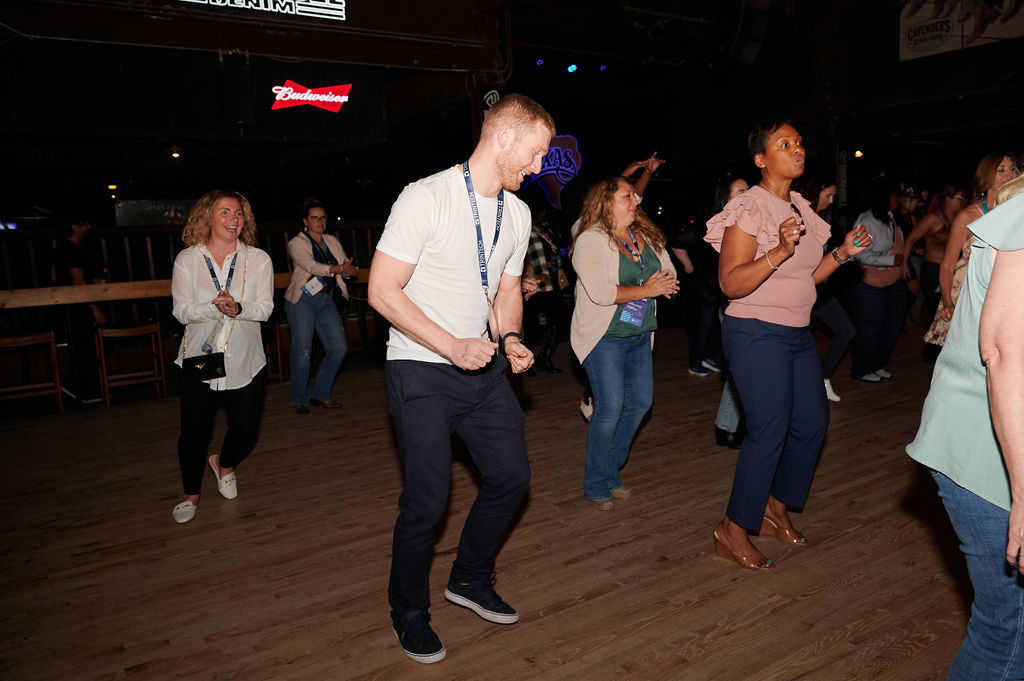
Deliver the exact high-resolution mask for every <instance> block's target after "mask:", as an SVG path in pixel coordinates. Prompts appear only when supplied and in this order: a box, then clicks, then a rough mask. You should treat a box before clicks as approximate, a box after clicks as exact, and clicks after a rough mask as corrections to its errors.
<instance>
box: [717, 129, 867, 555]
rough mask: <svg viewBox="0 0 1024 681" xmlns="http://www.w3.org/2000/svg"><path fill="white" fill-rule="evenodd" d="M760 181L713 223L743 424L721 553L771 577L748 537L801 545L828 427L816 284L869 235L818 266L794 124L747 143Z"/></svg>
mask: <svg viewBox="0 0 1024 681" xmlns="http://www.w3.org/2000/svg"><path fill="white" fill-rule="evenodd" d="M748 144H749V147H750V154H751V156H752V157H753V160H754V165H756V166H757V167H758V168H759V169H760V171H761V182H759V183H758V184H757V186H755V187H751V188H750V189H749V190H748V191H747V192H746V193H744V194H743V195H742V196H739V197H738V198H736V199H733V200H732V201H730V202H729V203H728V204H726V206H725V208H724V209H723V210H722V212H720V213H719V214H718V215H716V216H714V217H713V218H711V219H710V220H708V233H707V236H706V237H705V239H706V240H707V241H708V242H709V243H710V244H711V245H712V246H714V247H715V248H716V249H717V250H718V251H720V253H721V258H720V260H719V266H718V281H719V284H721V286H722V291H723V292H724V293H725V295H726V296H727V297H728V298H729V299H730V302H729V306H728V307H727V308H726V310H725V318H724V320H723V322H722V346H723V348H724V349H725V356H726V359H728V361H729V365H730V367H731V368H732V374H733V379H734V380H735V381H736V387H737V389H738V391H739V394H740V401H741V402H742V403H743V408H744V412H745V414H746V417H747V436H746V438H745V439H744V440H743V445H742V446H741V447H740V451H739V458H738V459H737V462H736V474H735V477H734V479H733V487H732V495H731V497H730V498H729V505H728V506H727V508H726V512H725V517H724V518H723V519H722V522H720V523H719V524H718V527H717V528H716V530H715V533H714V539H715V550H716V551H717V552H718V554H719V555H720V556H722V557H723V558H728V559H730V560H734V561H736V562H737V563H739V564H740V565H741V566H743V567H747V568H754V569H757V568H762V569H763V568H770V567H772V565H773V562H772V560H771V559H769V558H766V557H765V556H764V554H762V553H761V552H760V551H759V550H758V549H757V548H755V547H754V545H753V544H752V543H751V542H750V536H749V532H757V531H760V532H761V533H764V534H770V535H772V536H774V537H776V538H777V539H779V540H781V541H783V542H786V543H789V544H793V545H797V546H805V545H806V543H807V539H806V537H804V535H802V534H801V533H800V532H797V531H796V530H795V529H793V523H792V522H791V521H790V519H789V513H788V509H789V507H794V508H801V507H803V505H804V502H805V500H806V499H807V492H808V490H809V488H810V484H811V476H812V474H813V473H814V466H815V463H816V462H817V460H818V453H819V451H820V449H821V443H822V441H823V440H824V437H825V430H826V428H827V427H828V403H827V401H826V399H825V389H824V381H823V379H822V377H821V360H820V359H819V358H818V350H817V348H816V347H815V344H814V339H813V338H812V337H811V332H810V327H809V324H810V317H811V307H812V306H813V305H814V300H815V297H816V296H815V290H814V286H815V284H817V283H819V282H821V281H824V280H825V278H826V277H828V276H829V275H830V274H832V273H833V272H835V270H836V268H838V267H839V265H841V264H843V263H845V262H846V261H847V260H849V259H850V258H852V257H853V256H854V255H856V254H857V253H860V252H861V251H862V250H864V248H866V247H867V245H868V243H869V242H870V237H869V236H868V235H867V234H866V232H864V231H863V230H860V231H858V230H857V229H853V230H850V232H849V234H847V235H846V238H845V240H844V241H843V243H842V245H840V246H839V247H837V248H834V249H832V250H831V251H830V252H827V253H825V255H824V256H822V250H823V248H824V245H825V243H826V242H827V241H828V238H829V236H830V233H831V230H830V228H829V226H828V223H826V222H825V221H824V220H822V219H821V218H820V217H818V215H817V213H815V212H814V210H813V209H812V208H811V205H810V204H809V203H808V202H807V200H806V199H804V198H803V197H802V196H800V195H799V194H797V193H796V192H791V191H790V185H791V184H792V182H793V181H794V180H795V179H797V178H798V177H800V176H801V175H802V174H803V172H804V157H805V154H804V148H803V139H802V138H801V137H800V134H799V133H798V132H797V131H796V130H795V129H794V128H793V126H792V125H790V124H789V123H788V122H784V121H779V122H774V123H771V124H769V125H759V126H757V127H756V128H754V130H753V131H752V132H751V133H750V136H749V138H748Z"/></svg>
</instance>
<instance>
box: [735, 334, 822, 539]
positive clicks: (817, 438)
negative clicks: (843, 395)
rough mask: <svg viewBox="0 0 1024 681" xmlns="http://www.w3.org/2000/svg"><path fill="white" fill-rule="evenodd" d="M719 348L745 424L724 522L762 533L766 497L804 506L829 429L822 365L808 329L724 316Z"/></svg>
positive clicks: (795, 505)
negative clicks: (720, 346)
mask: <svg viewBox="0 0 1024 681" xmlns="http://www.w3.org/2000/svg"><path fill="white" fill-rule="evenodd" d="M722 345H723V347H724V349H725V356H726V359H728V360H729V366H730V368H731V369H732V376H733V379H734V380H735V381H736V388H737V390H738V391H739V394H740V401H741V402H742V403H743V411H744V414H745V415H746V419H747V436H746V437H745V438H744V439H743V446H742V447H740V451H739V457H738V459H737V461H736V474H735V476H734V478H733V483H732V494H731V496H730V497H729V505H728V507H727V508H726V515H727V516H728V517H729V519H730V520H732V521H733V522H734V523H736V524H737V525H739V526H741V527H744V528H746V529H748V530H754V531H756V530H758V529H760V527H761V517H762V516H763V515H764V508H765V505H766V504H767V503H768V495H769V494H771V495H772V496H773V497H775V498H776V499H778V500H779V501H781V502H782V503H784V504H786V505H787V506H790V507H793V508H802V507H803V505H804V502H806V501H807V493H808V491H809V490H810V487H811V478H812V476H813V475H814V467H815V465H816V464H817V462H818V454H819V452H820V451H821V444H822V442H823V441H824V439H825V431H826V430H827V429H828V401H827V399H826V397H825V384H824V380H823V379H822V377H821V360H819V359H818V350H817V348H816V347H815V346H814V339H813V338H812V337H811V332H810V329H809V328H808V327H801V328H796V327H790V326H781V325H779V324H770V323H768V322H762V321H760V320H757V319H739V318H737V317H730V316H729V315H726V316H725V319H724V320H723V322H722Z"/></svg>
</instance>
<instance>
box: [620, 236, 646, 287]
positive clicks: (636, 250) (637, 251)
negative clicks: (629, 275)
mask: <svg viewBox="0 0 1024 681" xmlns="http://www.w3.org/2000/svg"><path fill="white" fill-rule="evenodd" d="M626 231H627V232H628V233H629V240H630V241H632V242H633V248H631V247H630V245H629V244H627V243H626V240H625V239H623V238H621V237H618V239H619V243H621V244H622V247H623V248H625V249H626V250H627V251H629V254H630V255H631V256H633V257H634V258H636V261H637V263H639V264H640V284H641V285H642V284H643V283H644V258H643V256H642V255H640V244H638V243H637V242H636V237H635V236H633V230H632V229H631V228H629V227H627V228H626Z"/></svg>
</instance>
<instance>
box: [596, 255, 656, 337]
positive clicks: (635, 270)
mask: <svg viewBox="0 0 1024 681" xmlns="http://www.w3.org/2000/svg"><path fill="white" fill-rule="evenodd" d="M642 256H643V261H644V268H643V272H641V270H640V263H639V262H637V261H635V260H633V258H631V257H629V256H628V255H626V254H625V253H623V252H621V251H620V252H619V286H640V285H642V284H643V283H644V282H645V281H647V280H648V279H650V278H651V275H652V274H654V273H655V272H657V271H659V270H660V269H661V261H660V260H658V254H657V253H655V251H654V249H653V248H651V245H650V244H647V243H645V244H644V250H643V253H642ZM647 300H648V305H647V312H646V313H645V314H644V321H643V324H641V325H640V326H634V325H633V324H630V323H628V322H625V321H623V315H622V312H623V310H624V309H625V307H626V305H627V303H622V304H620V305H618V306H617V307H616V308H615V314H614V316H612V322H611V324H609V325H608V330H607V331H605V332H604V337H605V338H629V337H631V336H639V335H640V334H643V333H647V332H648V331H654V330H655V329H657V328H658V317H657V315H656V314H655V308H656V307H657V301H656V300H655V299H654V298H648V299H647ZM627 316H628V315H627Z"/></svg>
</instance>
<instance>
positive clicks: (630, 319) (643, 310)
mask: <svg viewBox="0 0 1024 681" xmlns="http://www.w3.org/2000/svg"><path fill="white" fill-rule="evenodd" d="M626 231H627V232H628V233H629V240H630V241H632V242H633V246H630V245H629V244H628V243H626V240H625V239H622V238H620V239H619V243H621V244H622V247H623V248H625V249H626V250H627V251H629V254H630V255H631V256H633V258H634V259H635V260H636V262H637V264H638V265H640V285H641V286H643V284H644V274H645V267H644V258H643V255H642V254H641V253H640V244H639V243H637V240H636V237H635V236H633V230H632V229H630V228H629V227H627V228H626ZM650 303H651V299H650V298H641V299H640V300H631V301H629V302H628V303H626V304H625V305H623V306H622V312H621V313H620V314H619V320H620V321H623V322H625V323H626V324H630V325H632V326H643V323H644V317H645V316H646V315H647V306H648V305H650Z"/></svg>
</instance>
